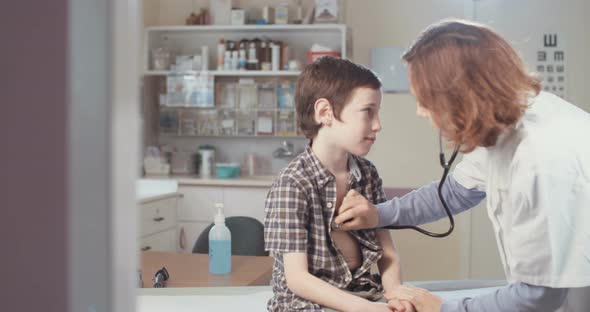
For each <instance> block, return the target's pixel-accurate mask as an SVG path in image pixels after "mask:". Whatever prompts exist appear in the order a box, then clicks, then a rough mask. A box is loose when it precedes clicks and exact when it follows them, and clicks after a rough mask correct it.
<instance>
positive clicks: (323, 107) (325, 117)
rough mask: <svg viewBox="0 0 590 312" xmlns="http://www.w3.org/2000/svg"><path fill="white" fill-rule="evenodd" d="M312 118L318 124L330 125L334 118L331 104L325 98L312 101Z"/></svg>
mask: <svg viewBox="0 0 590 312" xmlns="http://www.w3.org/2000/svg"><path fill="white" fill-rule="evenodd" d="M313 108H314V120H315V122H316V123H318V124H320V125H326V126H328V127H329V126H331V125H332V120H333V119H334V112H333V110H332V104H330V101H328V100H327V99H324V98H321V99H318V100H317V101H315V103H314V107H313Z"/></svg>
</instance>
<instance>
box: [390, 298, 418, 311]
mask: <svg viewBox="0 0 590 312" xmlns="http://www.w3.org/2000/svg"><path fill="white" fill-rule="evenodd" d="M387 304H388V305H389V306H390V307H391V308H393V311H395V312H415V311H416V309H414V306H413V305H412V304H411V303H410V302H409V301H402V300H398V299H391V300H389V301H388V302H387Z"/></svg>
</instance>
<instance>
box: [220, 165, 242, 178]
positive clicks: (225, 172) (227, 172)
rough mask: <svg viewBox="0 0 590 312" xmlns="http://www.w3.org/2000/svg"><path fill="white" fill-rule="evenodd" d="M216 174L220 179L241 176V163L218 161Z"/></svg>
mask: <svg viewBox="0 0 590 312" xmlns="http://www.w3.org/2000/svg"><path fill="white" fill-rule="evenodd" d="M215 175H216V176H217V177H218V178H220V179H231V178H237V177H239V176H240V165H239V164H236V163H218V164H216V165H215Z"/></svg>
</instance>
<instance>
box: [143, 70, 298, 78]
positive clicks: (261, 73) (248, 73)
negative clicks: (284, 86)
mask: <svg viewBox="0 0 590 312" xmlns="http://www.w3.org/2000/svg"><path fill="white" fill-rule="evenodd" d="M170 73H171V71H169V70H147V71H145V73H144V75H146V76H166V75H168V74H170ZM187 73H191V72H187ZM195 73H204V72H199V71H195ZM206 73H208V74H209V75H212V76H216V77H297V76H299V74H301V72H300V71H290V70H279V71H271V70H210V71H207V72H206Z"/></svg>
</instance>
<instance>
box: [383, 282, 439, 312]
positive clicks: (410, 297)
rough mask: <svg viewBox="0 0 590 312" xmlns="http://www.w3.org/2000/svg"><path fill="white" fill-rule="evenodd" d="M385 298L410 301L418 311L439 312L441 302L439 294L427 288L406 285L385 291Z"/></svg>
mask: <svg viewBox="0 0 590 312" xmlns="http://www.w3.org/2000/svg"><path fill="white" fill-rule="evenodd" d="M385 298H386V299H387V300H389V302H392V301H393V300H396V299H397V300H400V301H402V303H403V302H404V301H407V302H410V303H411V304H412V305H413V306H414V308H415V310H416V311H420V312H439V311H440V308H441V306H442V303H443V301H442V299H441V298H440V297H439V296H437V295H434V294H432V293H430V292H429V291H428V290H426V289H422V288H418V287H415V286H408V285H400V286H397V287H395V288H394V290H393V291H390V292H387V293H385ZM390 306H391V305H390Z"/></svg>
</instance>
